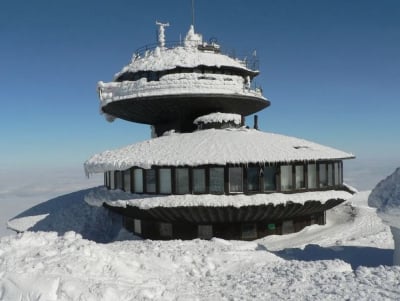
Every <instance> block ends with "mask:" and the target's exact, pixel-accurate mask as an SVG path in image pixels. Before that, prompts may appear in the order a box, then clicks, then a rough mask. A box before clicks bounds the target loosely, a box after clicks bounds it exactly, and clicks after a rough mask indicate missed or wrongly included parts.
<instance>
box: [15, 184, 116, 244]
mask: <svg viewBox="0 0 400 301" xmlns="http://www.w3.org/2000/svg"><path fill="white" fill-rule="evenodd" d="M91 189H92V188H90V189H85V190H80V191H76V192H72V193H69V194H65V195H61V196H58V197H56V198H53V199H50V200H48V201H45V202H43V203H41V204H39V205H36V206H34V207H32V208H30V209H28V210H26V211H24V212H22V213H21V214H19V215H17V216H16V217H14V218H13V219H12V220H11V221H10V223H11V227H10V228H11V229H12V228H13V227H12V226H13V224H18V219H21V218H29V217H31V216H38V215H46V214H47V216H46V217H45V218H43V219H42V220H40V221H38V222H36V223H35V222H31V224H29V221H28V223H27V225H26V226H25V227H24V229H19V228H20V227H14V228H17V229H12V230H18V231H47V232H50V231H53V232H57V233H58V235H63V234H64V233H65V232H67V231H74V232H76V233H79V234H81V235H82V237H83V238H85V239H88V240H92V241H95V242H99V243H106V242H111V241H113V239H114V238H115V237H116V236H117V234H118V232H119V230H120V229H121V218H120V217H119V216H118V215H116V214H114V213H112V212H110V211H108V210H106V209H105V208H103V207H93V206H90V205H88V204H87V203H86V202H85V201H84V196H85V195H86V194H87V193H88V192H89V191H90V190H91Z"/></svg>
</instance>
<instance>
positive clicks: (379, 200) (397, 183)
mask: <svg viewBox="0 0 400 301" xmlns="http://www.w3.org/2000/svg"><path fill="white" fill-rule="evenodd" d="M368 205H369V206H371V207H375V208H377V212H378V215H379V216H380V217H381V218H382V220H383V221H384V222H386V223H388V224H389V225H391V226H394V227H397V228H399V229H400V167H399V168H397V169H396V170H395V172H394V173H393V174H391V175H390V176H388V177H387V178H386V179H384V180H382V181H381V182H379V183H378V185H376V187H375V188H374V189H373V190H372V192H371V194H370V196H369V198H368Z"/></svg>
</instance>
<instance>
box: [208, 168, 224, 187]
mask: <svg viewBox="0 0 400 301" xmlns="http://www.w3.org/2000/svg"><path fill="white" fill-rule="evenodd" d="M210 193H224V168H223V167H210Z"/></svg>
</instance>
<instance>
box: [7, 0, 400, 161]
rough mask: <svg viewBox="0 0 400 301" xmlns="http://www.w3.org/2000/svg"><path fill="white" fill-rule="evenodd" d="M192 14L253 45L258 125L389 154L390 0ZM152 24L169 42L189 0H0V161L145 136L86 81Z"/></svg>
mask: <svg viewBox="0 0 400 301" xmlns="http://www.w3.org/2000/svg"><path fill="white" fill-rule="evenodd" d="M195 10H196V14H195V28H196V31H197V32H199V33H201V34H203V36H204V37H205V38H206V39H208V38H211V37H216V38H217V39H218V42H219V43H220V44H221V45H222V46H223V47H224V48H225V49H235V51H236V53H238V54H245V53H251V52H252V51H253V50H257V55H258V57H259V59H260V61H261V63H260V71H261V74H260V76H259V77H258V78H257V83H258V84H259V85H261V86H262V87H263V91H264V95H265V96H266V97H267V98H269V99H270V101H271V106H270V107H269V108H267V109H265V110H264V111H262V112H261V113H259V116H260V127H261V129H262V130H264V131H271V132H277V133H281V134H287V135H291V136H296V137H302V138H305V139H309V140H312V141H315V142H318V143H321V144H325V145H329V146H333V147H336V148H339V149H342V150H344V151H349V152H353V153H354V154H355V155H356V156H357V157H359V158H377V157H384V158H388V159H390V158H398V157H400V134H399V130H400V121H399V119H400V1H398V0H380V1H376V0H374V1H372V0H334V1H333V0H252V1H247V0H196V1H195ZM156 20H159V21H164V22H170V24H171V26H170V27H168V28H167V30H166V37H167V40H179V37H180V34H181V35H182V36H184V35H185V33H186V32H187V30H188V28H189V25H190V23H191V0H168V1H167V0H152V1H132V0H130V1H128V0H126V1H122V0H119V1H118V0H117V1H103V0H97V1H89V0H88V1H78V0H68V1H63V0H60V1H54V0H38V1H19V0H15V1H11V0H6V1H1V2H0V83H1V84H0V87H1V92H0V99H1V119H0V120H1V121H0V135H1V142H0V143H1V147H0V152H1V156H0V168H20V167H22V166H28V167H30V168H35V167H38V166H45V167H46V166H48V167H55V166H80V165H81V164H82V163H83V162H84V161H85V160H86V159H88V158H89V157H90V156H91V155H92V154H95V153H98V152H101V151H104V150H107V149H112V148H116V147H120V146H124V145H127V144H130V143H133V142H136V141H140V140H144V139H147V138H149V136H150V130H149V127H148V126H147V125H139V124H134V123H130V122H126V121H123V120H117V121H115V122H114V123H108V122H107V121H106V120H105V119H104V118H103V116H101V115H100V114H99V102H98V98H97V93H96V84H97V82H98V81H99V80H103V81H110V80H111V79H112V77H113V75H114V74H115V73H116V72H118V71H120V69H121V68H122V67H123V66H124V65H126V64H127V63H129V61H130V59H131V55H132V53H133V52H134V51H135V49H137V48H139V47H141V46H143V45H145V44H148V43H154V42H156V26H155V21H156ZM248 123H249V124H252V121H251V118H249V119H248Z"/></svg>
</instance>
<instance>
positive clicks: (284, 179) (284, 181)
mask: <svg viewBox="0 0 400 301" xmlns="http://www.w3.org/2000/svg"><path fill="white" fill-rule="evenodd" d="M292 189H293V172H292V166H291V165H281V190H282V191H288V190H292Z"/></svg>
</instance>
